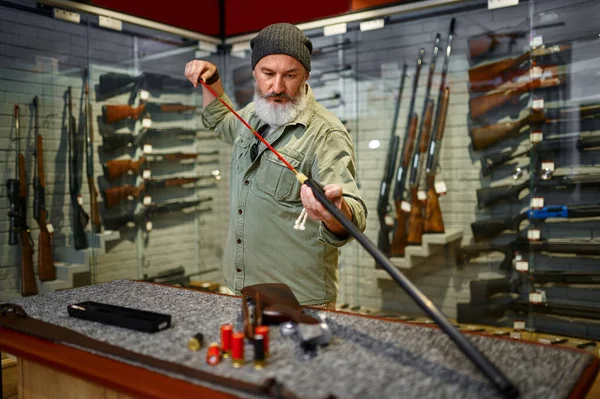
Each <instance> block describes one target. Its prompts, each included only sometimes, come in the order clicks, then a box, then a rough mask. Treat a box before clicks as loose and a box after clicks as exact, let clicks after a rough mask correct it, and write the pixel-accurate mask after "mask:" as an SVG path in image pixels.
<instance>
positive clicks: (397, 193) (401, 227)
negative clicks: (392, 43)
mask: <svg viewBox="0 0 600 399" xmlns="http://www.w3.org/2000/svg"><path fill="white" fill-rule="evenodd" d="M424 55H425V49H423V48H421V49H419V56H418V58H417V64H416V67H415V76H414V77H413V86H412V94H411V98H410V105H409V107H408V120H407V121H406V133H405V134H404V142H403V144H402V154H401V155H400V160H399V163H398V171H397V172H396V186H395V187H394V205H395V208H396V220H395V223H394V232H393V238H392V247H391V249H390V255H392V256H404V250H405V248H406V240H407V231H406V227H407V226H406V224H407V223H406V221H407V215H406V213H407V212H408V211H407V210H405V209H403V206H402V205H403V203H405V202H406V201H405V200H404V196H405V193H406V177H407V174H408V166H409V163H410V155H411V154H412V151H413V147H414V144H415V137H416V135H417V124H418V120H419V117H418V116H417V114H416V113H415V112H414V111H415V100H416V98H417V88H418V86H419V75H420V74H421V66H422V65H423V56H424ZM404 208H406V207H404Z"/></svg>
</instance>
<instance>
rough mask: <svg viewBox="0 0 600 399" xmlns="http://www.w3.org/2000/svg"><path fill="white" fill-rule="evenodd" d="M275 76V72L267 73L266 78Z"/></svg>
mask: <svg viewBox="0 0 600 399" xmlns="http://www.w3.org/2000/svg"><path fill="white" fill-rule="evenodd" d="M273 75H275V74H274V73H273V72H265V76H268V77H272V76H273Z"/></svg>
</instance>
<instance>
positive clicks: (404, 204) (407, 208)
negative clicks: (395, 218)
mask: <svg viewBox="0 0 600 399" xmlns="http://www.w3.org/2000/svg"><path fill="white" fill-rule="evenodd" d="M400 208H401V209H402V210H403V211H404V212H410V204H409V203H408V202H406V201H402V203H401V204H400Z"/></svg>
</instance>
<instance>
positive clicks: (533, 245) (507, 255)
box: [458, 238, 600, 270]
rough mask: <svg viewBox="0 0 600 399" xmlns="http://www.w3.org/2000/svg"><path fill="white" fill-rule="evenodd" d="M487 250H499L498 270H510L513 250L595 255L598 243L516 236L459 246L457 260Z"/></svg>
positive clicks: (477, 254) (467, 258)
mask: <svg viewBox="0 0 600 399" xmlns="http://www.w3.org/2000/svg"><path fill="white" fill-rule="evenodd" d="M488 252H501V253H503V254H504V259H503V260H502V262H501V263H500V270H510V269H511V266H512V264H513V258H514V255H515V252H519V253H522V254H523V253H529V252H535V253H539V252H551V253H561V254H575V255H579V256H597V255H600V245H598V242H594V241H559V240H554V241H552V240H540V241H530V240H528V239H524V238H518V239H516V240H514V241H512V242H510V243H508V244H505V243H503V244H495V243H489V242H487V243H484V244H474V245H469V246H466V247H461V248H460V250H459V251H458V258H459V259H458V260H459V262H460V263H463V264H464V263H467V262H468V261H469V260H471V259H473V258H476V257H478V256H481V255H482V254H484V253H488Z"/></svg>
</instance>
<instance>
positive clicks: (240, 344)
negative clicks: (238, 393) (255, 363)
mask: <svg viewBox="0 0 600 399" xmlns="http://www.w3.org/2000/svg"><path fill="white" fill-rule="evenodd" d="M232 338H233V339H232V341H233V342H232V347H233V348H232V354H231V357H232V359H233V367H235V368H238V367H241V366H242V365H243V364H244V333H243V332H236V333H233V336H232Z"/></svg>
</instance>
